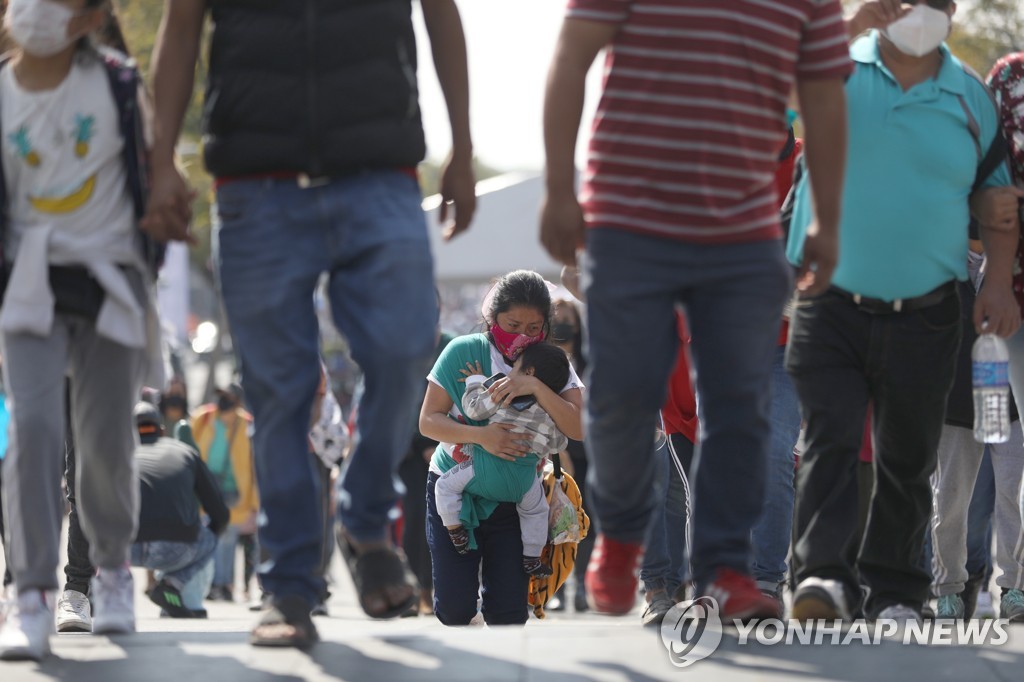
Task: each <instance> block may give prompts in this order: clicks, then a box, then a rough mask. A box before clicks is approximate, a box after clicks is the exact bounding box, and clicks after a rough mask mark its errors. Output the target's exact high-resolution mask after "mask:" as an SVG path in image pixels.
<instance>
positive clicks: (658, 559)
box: [640, 433, 693, 596]
mask: <svg viewBox="0 0 1024 682" xmlns="http://www.w3.org/2000/svg"><path fill="white" fill-rule="evenodd" d="M671 438H672V445H673V446H674V447H675V450H676V456H677V457H679V459H680V460H681V461H684V462H686V463H687V464H689V463H690V462H691V461H692V460H693V443H691V442H690V441H689V440H688V439H687V438H686V436H683V435H682V434H679V433H674V434H672V436H671ZM656 456H657V458H658V470H659V481H658V483H659V485H658V487H657V490H658V491H659V493H660V494H661V495H663V496H664V497H663V498H661V499H662V500H663V503H662V504H659V505H658V506H656V507H655V508H654V520H653V522H652V523H651V530H650V534H649V535H648V536H647V546H646V548H645V552H644V562H643V565H641V566H640V581H641V582H642V583H643V586H644V591H645V592H652V591H655V590H665V591H666V592H668V594H669V596H672V595H673V594H674V593H675V591H676V590H677V589H678V588H679V586H680V585H682V584H683V583H685V582H687V581H688V580H689V572H690V567H689V564H688V563H687V556H686V505H687V497H688V496H687V494H686V491H687V484H686V483H685V482H684V481H683V478H682V476H680V475H679V468H678V467H677V466H676V465H675V463H674V462H672V455H671V454H670V453H669V449H668V446H667V445H666V446H665V447H662V448H660V449H659V450H658V451H657V453H656ZM684 468H685V469H687V470H688V469H689V466H684Z"/></svg>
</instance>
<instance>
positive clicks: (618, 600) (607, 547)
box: [585, 535, 644, 616]
mask: <svg viewBox="0 0 1024 682" xmlns="http://www.w3.org/2000/svg"><path fill="white" fill-rule="evenodd" d="M643 554H644V546H643V545H641V544H639V543H636V544H634V543H631V542H618V541H616V540H612V539H610V538H607V537H605V536H604V535H598V536H597V542H595V543H594V553H593V554H591V555H590V565H589V566H588V567H587V577H586V580H585V582H586V585H587V601H588V602H589V603H590V608H592V609H594V610H595V611H597V612H598V613H607V614H610V615H613V616H623V615H625V614H627V613H629V612H630V611H632V610H633V605H634V604H635V603H636V595H637V590H638V588H639V584H640V583H639V575H638V574H639V571H640V559H641V557H643Z"/></svg>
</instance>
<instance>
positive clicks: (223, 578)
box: [213, 524, 238, 591]
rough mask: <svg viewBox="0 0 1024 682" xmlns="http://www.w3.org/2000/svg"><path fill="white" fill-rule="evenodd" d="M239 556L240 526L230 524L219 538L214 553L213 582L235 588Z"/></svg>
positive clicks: (231, 588)
mask: <svg viewBox="0 0 1024 682" xmlns="http://www.w3.org/2000/svg"><path fill="white" fill-rule="evenodd" d="M237 558H238V526H236V525H232V524H229V525H228V527H227V528H225V529H224V532H223V533H222V534H221V536H220V537H219V538H217V550H216V551H215V552H214V554H213V584H214V585H216V586H217V587H226V588H228V589H229V590H232V591H234V589H235V562H236V560H237Z"/></svg>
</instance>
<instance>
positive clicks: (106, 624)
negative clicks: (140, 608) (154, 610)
mask: <svg viewBox="0 0 1024 682" xmlns="http://www.w3.org/2000/svg"><path fill="white" fill-rule="evenodd" d="M90 592H91V593H92V600H93V606H95V607H96V608H95V609H94V611H95V613H94V614H93V617H92V631H93V632H94V633H95V634H97V635H102V634H124V633H127V632H135V583H134V581H133V580H132V572H131V570H129V568H128V566H127V565H125V566H121V567H119V568H101V569H100V570H99V572H98V573H97V574H96V577H95V578H93V579H92V589H91V590H90Z"/></svg>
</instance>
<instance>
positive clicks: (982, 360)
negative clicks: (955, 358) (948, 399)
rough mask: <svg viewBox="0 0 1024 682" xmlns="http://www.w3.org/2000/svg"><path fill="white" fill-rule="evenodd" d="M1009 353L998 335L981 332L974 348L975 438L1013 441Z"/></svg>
mask: <svg viewBox="0 0 1024 682" xmlns="http://www.w3.org/2000/svg"><path fill="white" fill-rule="evenodd" d="M1009 359H1010V354H1009V353H1008V352H1007V350H1006V343H1005V342H1004V341H1003V340H1002V339H1001V338H999V337H998V336H996V335H995V334H982V335H981V336H979V337H978V340H977V341H975V342H974V348H973V349H972V350H971V365H972V375H973V379H974V382H973V383H974V440H976V441H978V442H979V443H1005V442H1006V441H1008V440H1010V370H1009Z"/></svg>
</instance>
